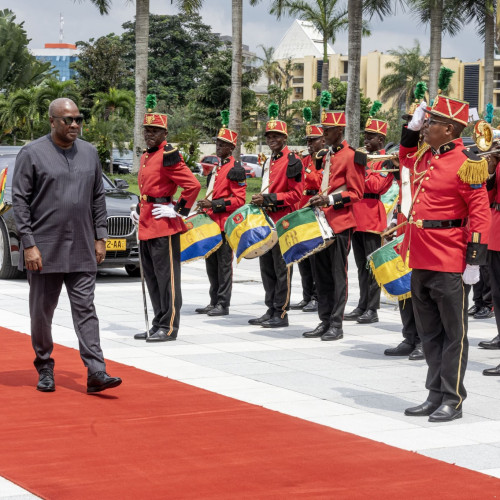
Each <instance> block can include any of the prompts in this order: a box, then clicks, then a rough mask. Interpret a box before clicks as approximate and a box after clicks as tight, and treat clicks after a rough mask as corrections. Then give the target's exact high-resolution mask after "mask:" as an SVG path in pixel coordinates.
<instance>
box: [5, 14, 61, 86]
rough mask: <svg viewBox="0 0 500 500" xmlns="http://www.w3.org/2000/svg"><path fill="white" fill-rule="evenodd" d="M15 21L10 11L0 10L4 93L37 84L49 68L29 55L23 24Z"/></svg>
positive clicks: (47, 64)
mask: <svg viewBox="0 0 500 500" xmlns="http://www.w3.org/2000/svg"><path fill="white" fill-rule="evenodd" d="M15 20H16V16H15V15H14V13H13V12H12V11H11V10H9V9H4V10H0V89H2V90H3V91H4V92H6V93H9V92H11V91H13V90H15V89H19V88H25V87H28V86H30V85H35V84H37V83H39V82H40V81H42V80H43V79H44V78H45V77H46V76H47V75H48V74H49V72H50V68H51V64H50V63H42V62H40V61H37V60H36V58H35V57H34V56H32V55H31V54H30V53H29V51H28V43H29V39H28V38H27V36H26V31H25V30H24V28H23V24H24V22H22V23H20V24H17V23H16V22H15Z"/></svg>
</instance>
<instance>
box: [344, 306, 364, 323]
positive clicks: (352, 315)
mask: <svg viewBox="0 0 500 500" xmlns="http://www.w3.org/2000/svg"><path fill="white" fill-rule="evenodd" d="M364 312H365V311H364V310H363V309H360V308H359V307H356V309H354V310H352V311H351V312H350V313H349V314H344V320H345V321H356V320H357V319H358V318H359V317H360V316H361V315H362V314H363V313H364Z"/></svg>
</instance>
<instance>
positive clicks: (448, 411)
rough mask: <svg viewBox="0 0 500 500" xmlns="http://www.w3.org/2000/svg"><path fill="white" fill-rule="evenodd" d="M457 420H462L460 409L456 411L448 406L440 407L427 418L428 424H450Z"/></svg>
mask: <svg viewBox="0 0 500 500" xmlns="http://www.w3.org/2000/svg"><path fill="white" fill-rule="evenodd" d="M457 418H462V407H460V409H458V410H456V409H455V408H454V407H453V406H450V405H441V406H440V407H439V408H438V409H437V410H436V411H435V412H434V413H432V414H431V415H430V416H429V422H451V421H452V420H456V419H457Z"/></svg>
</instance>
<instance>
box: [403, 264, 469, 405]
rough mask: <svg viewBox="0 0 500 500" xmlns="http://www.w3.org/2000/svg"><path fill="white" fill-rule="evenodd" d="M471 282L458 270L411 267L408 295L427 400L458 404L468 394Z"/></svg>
mask: <svg viewBox="0 0 500 500" xmlns="http://www.w3.org/2000/svg"><path fill="white" fill-rule="evenodd" d="M469 290H470V286H469V285H465V284H464V282H463V281H462V274H461V273H445V272H438V271H428V270H425V269H413V271H412V274H411V296H412V301H413V310H414V312H415V321H416V323H417V330H418V333H419V335H420V339H421V340H422V347H423V350H424V354H425V360H426V361H427V365H428V367H429V369H428V371H427V381H426V383H425V387H426V388H427V389H428V390H429V396H428V400H429V401H431V402H433V403H435V404H439V405H440V404H447V405H451V406H453V407H454V408H456V409H458V408H460V406H461V404H462V402H463V400H464V399H465V398H466V396H467V392H466V390H465V387H464V375H465V369H466V367H467V358H468V351H469V341H468V339H467V319H468V316H467V309H468V299H467V296H468V294H469Z"/></svg>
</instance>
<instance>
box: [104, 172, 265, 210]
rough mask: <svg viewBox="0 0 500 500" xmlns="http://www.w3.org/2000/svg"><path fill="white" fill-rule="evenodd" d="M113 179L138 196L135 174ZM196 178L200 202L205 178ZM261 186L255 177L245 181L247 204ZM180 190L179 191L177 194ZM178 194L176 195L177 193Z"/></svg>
mask: <svg viewBox="0 0 500 500" xmlns="http://www.w3.org/2000/svg"><path fill="white" fill-rule="evenodd" d="M112 178H113V179H116V178H119V179H123V180H125V181H127V182H128V185H129V189H128V190H129V191H131V192H132V193H135V194H137V195H139V186H138V184H137V175H135V174H129V175H113V177H112ZM196 178H197V179H198V180H199V181H200V184H201V191H200V194H199V195H198V198H197V199H198V200H201V199H202V198H204V197H205V193H206V191H207V178H206V177H204V176H202V175H197V176H196ZM261 186H262V179H261V178H260V177H255V178H249V179H247V199H246V201H247V203H250V199H251V198H252V195H253V194H255V193H260V190H261ZM180 191H181V190H180V189H179V192H180ZM177 194H178V193H177Z"/></svg>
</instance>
